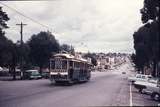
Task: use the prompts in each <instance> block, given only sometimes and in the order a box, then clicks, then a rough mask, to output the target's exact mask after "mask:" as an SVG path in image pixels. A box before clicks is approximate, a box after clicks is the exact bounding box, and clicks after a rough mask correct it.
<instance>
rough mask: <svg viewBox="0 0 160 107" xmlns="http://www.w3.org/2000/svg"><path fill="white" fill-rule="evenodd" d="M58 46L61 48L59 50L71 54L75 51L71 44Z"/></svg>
mask: <svg viewBox="0 0 160 107" xmlns="http://www.w3.org/2000/svg"><path fill="white" fill-rule="evenodd" d="M60 48H61V51H66V52H68V53H71V54H73V55H74V54H75V51H74V47H73V46H72V45H71V46H70V45H68V44H62V45H61V46H60Z"/></svg>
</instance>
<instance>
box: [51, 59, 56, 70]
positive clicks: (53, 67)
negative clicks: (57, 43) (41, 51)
mask: <svg viewBox="0 0 160 107" xmlns="http://www.w3.org/2000/svg"><path fill="white" fill-rule="evenodd" d="M51 68H52V69H55V61H54V60H52V61H51Z"/></svg>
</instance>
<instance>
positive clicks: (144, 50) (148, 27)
mask: <svg viewBox="0 0 160 107" xmlns="http://www.w3.org/2000/svg"><path fill="white" fill-rule="evenodd" d="M159 3H160V1H159V0H144V6H143V8H142V9H141V10H140V12H141V14H142V16H141V19H142V23H143V24H144V25H143V26H142V27H140V28H139V29H138V31H137V32H135V33H134V34H133V38H134V48H135V50H136V55H135V56H134V57H135V58H134V59H135V61H134V62H135V65H136V67H137V68H139V69H141V70H142V71H143V68H144V67H145V66H148V67H152V68H153V72H152V76H156V70H157V65H158V62H159V61H160V57H159V54H160V50H159V41H160V37H159V29H158V28H159ZM150 20H151V21H150Z"/></svg>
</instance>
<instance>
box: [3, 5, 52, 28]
mask: <svg viewBox="0 0 160 107" xmlns="http://www.w3.org/2000/svg"><path fill="white" fill-rule="evenodd" d="M0 4H2V5H3V6H5V7H7V8H9V9H11V10H13V11H15V12H16V13H18V14H19V15H21V16H23V17H25V18H27V19H29V20H31V21H33V22H35V23H37V24H39V25H41V26H43V27H45V28H47V29H50V27H48V26H47V25H44V24H42V23H40V22H38V21H37V20H35V19H33V18H31V17H28V16H26V15H24V14H23V13H21V12H19V11H17V10H16V9H14V8H12V7H10V6H8V5H6V4H4V3H2V2H0ZM50 30H52V29H50Z"/></svg>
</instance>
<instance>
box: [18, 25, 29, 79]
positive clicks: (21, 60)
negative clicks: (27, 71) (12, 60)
mask: <svg viewBox="0 0 160 107" xmlns="http://www.w3.org/2000/svg"><path fill="white" fill-rule="evenodd" d="M16 25H17V26H20V35H21V40H20V47H21V54H20V55H21V56H20V69H21V79H23V73H24V69H23V52H22V50H23V26H26V25H27V24H24V23H22V22H21V23H20V24H16Z"/></svg>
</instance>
